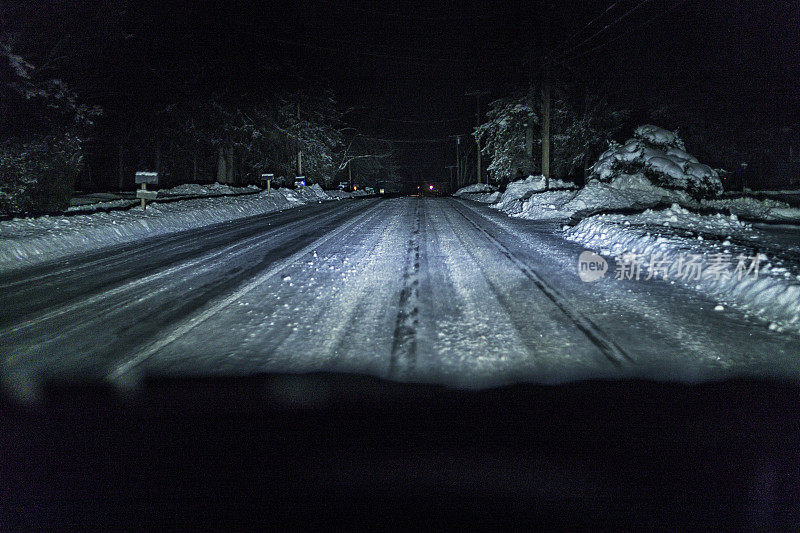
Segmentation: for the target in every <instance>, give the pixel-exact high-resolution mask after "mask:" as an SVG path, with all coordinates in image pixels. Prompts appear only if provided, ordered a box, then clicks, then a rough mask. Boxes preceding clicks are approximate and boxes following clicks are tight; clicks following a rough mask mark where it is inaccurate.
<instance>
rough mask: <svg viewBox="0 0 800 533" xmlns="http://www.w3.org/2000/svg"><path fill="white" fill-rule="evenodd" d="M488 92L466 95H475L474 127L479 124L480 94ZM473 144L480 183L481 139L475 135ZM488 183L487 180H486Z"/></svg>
mask: <svg viewBox="0 0 800 533" xmlns="http://www.w3.org/2000/svg"><path fill="white" fill-rule="evenodd" d="M485 94H489V92H488V91H473V92H471V93H467V94H466V96H474V97H475V128H476V129H477V128H478V127H480V125H481V96H483V95H485ZM475 144H476V145H477V147H478V183H481V140H480V139H479V138H478V137H475ZM487 183H488V182H487Z"/></svg>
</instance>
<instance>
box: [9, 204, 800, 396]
mask: <svg viewBox="0 0 800 533" xmlns="http://www.w3.org/2000/svg"><path fill="white" fill-rule="evenodd" d="M581 251H582V248H580V247H579V246H578V245H577V244H575V243H570V242H568V241H566V240H564V239H563V238H562V237H561V236H560V230H559V228H558V227H557V226H555V225H551V224H543V223H537V222H532V221H526V220H519V219H511V218H507V217H506V216H504V215H503V214H501V213H497V212H495V211H492V210H490V209H488V208H486V207H484V206H480V205H478V204H474V203H471V202H469V201H465V200H459V199H455V198H396V199H364V200H352V201H343V202H327V203H322V204H313V205H309V206H304V207H299V208H296V209H291V210H287V211H283V212H277V213H272V214H268V215H263V216H258V217H253V218H249V219H240V220H238V221H235V222H231V223H224V224H219V225H216V226H210V227H206V228H201V229H198V230H190V231H186V232H182V233H178V234H173V235H169V236H162V237H157V238H153V239H149V240H146V241H143V242H140V243H137V244H135V245H125V246H118V247H115V248H110V249H107V250H105V251H103V252H101V253H96V254H92V255H82V256H75V257H73V258H72V259H70V260H68V261H61V262H58V263H55V264H49V265H45V266H41V267H37V268H30V269H27V270H24V271H17V272H14V273H11V274H4V275H3V276H2V277H0V291H2V295H3V305H2V311H0V313H1V314H0V343H1V344H0V353H1V354H2V357H3V367H4V371H5V374H6V376H8V375H12V376H46V377H65V378H70V379H72V378H77V379H87V378H89V379H97V378H100V379H105V378H112V379H120V380H125V379H127V378H132V377H136V376H139V375H142V374H145V373H147V374H156V375H164V374H166V375H245V374H251V373H258V372H264V371H278V372H311V371H319V370H325V371H343V372H359V373H369V374H374V375H378V376H382V377H388V378H391V379H398V380H410V381H425V382H439V383H445V384H449V385H458V386H469V387H475V386H487V385H494V384H500V383H508V382H513V381H540V382H559V381H564V380H569V379H576V378H586V377H599V378H614V377H621V376H628V377H629V376H639V377H652V378H655V379H685V380H697V379H707V378H722V377H730V376H734V375H760V376H773V377H774V376H778V377H789V378H792V379H796V377H797V376H798V375H800V374H798V371H800V357H798V354H800V339H799V338H798V337H797V336H794V335H792V334H789V333H779V332H774V331H770V330H769V329H768V328H767V325H766V324H764V323H762V322H759V321H757V320H754V319H749V318H747V317H745V316H744V315H743V314H741V313H739V312H738V311H735V310H731V309H727V310H724V311H715V310H714V307H715V302H713V301H710V300H707V299H704V298H703V297H702V296H698V295H697V294H695V293H693V292H691V291H689V290H687V289H684V288H681V287H678V286H677V285H671V284H669V283H668V282H664V281H654V280H651V281H644V280H640V281H634V280H628V281H617V280H614V279H608V278H607V279H604V280H601V281H598V282H595V283H583V282H581V281H580V279H579V278H578V276H577V270H576V265H577V256H578V254H579V253H580V252H581Z"/></svg>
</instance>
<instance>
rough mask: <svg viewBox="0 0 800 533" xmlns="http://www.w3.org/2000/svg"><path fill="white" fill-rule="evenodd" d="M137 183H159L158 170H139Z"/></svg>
mask: <svg viewBox="0 0 800 533" xmlns="http://www.w3.org/2000/svg"><path fill="white" fill-rule="evenodd" d="M136 183H137V184H139V183H146V184H149V185H158V172H137V173H136Z"/></svg>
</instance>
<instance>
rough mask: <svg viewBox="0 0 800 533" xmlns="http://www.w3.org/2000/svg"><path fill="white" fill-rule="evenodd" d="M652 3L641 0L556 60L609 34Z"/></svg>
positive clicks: (649, 0)
mask: <svg viewBox="0 0 800 533" xmlns="http://www.w3.org/2000/svg"><path fill="white" fill-rule="evenodd" d="M651 1H652V0H641V2H639V3H638V4H636V5H635V6H633V7H632V8H631V9H629V10H628V11H626V12H625V13H623V14H622V15H621V16H620V17H619V18H617V19H616V20H614V21H612V22H611V23H609V24H606V25H605V26H603V27H602V28H600V29H599V30H598V31H596V32H595V33H593V34H592V35H590V36H589V37H587V38H586V39H584V40H582V41H581V42H579V43H578V44H576V45H575V46H573V47H572V48H570V49H569V50H567V51H566V52H562V53H561V54H559V55H558V57H556V58H555V59H561V58H563V57H564V56H566V55H569V54H570V53H571V52H573V51H575V50H577V49H578V48H579V47H580V46H582V45H583V44H585V43H587V42H589V41H591V40H592V39H594V38H595V37H597V36H598V35H600V34H602V33H605V32H607V31H608V30H609V29H611V27H612V26H615V25H617V24H619V23H620V22H622V21H623V20H625V19H626V18H627V17H628V16H630V15H631V14H633V13H634V12H635V11H637V10H638V9H639V8H641V7H642V6H643V5H645V4H647V3H648V2H651Z"/></svg>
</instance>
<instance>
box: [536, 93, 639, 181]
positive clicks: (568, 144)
mask: <svg viewBox="0 0 800 533" xmlns="http://www.w3.org/2000/svg"><path fill="white" fill-rule="evenodd" d="M553 107H554V109H555V120H554V127H553V129H554V132H555V133H554V134H553V142H552V149H551V150H552V152H553V155H552V157H553V164H552V167H553V171H554V174H555V175H556V176H559V177H576V178H580V179H581V180H583V179H585V178H586V172H587V170H588V169H587V167H588V166H589V164H590V162H591V161H594V160H595V159H596V158H597V156H598V155H599V154H600V153H602V152H603V151H604V150H605V149H606V148H608V144H609V142H611V141H612V140H613V139H614V138H615V137H616V136H617V135H618V134H619V131H620V129H622V125H623V124H624V122H625V120H627V118H628V112H627V111H625V110H619V109H615V108H613V107H611V106H610V105H609V104H608V102H607V101H606V100H605V99H602V98H598V97H595V96H592V95H590V96H588V97H587V98H586V100H585V102H584V104H583V109H582V110H578V109H575V107H573V106H570V105H568V104H567V103H566V102H565V101H564V100H563V99H560V98H559V99H557V100H556V102H555V105H554V106H553Z"/></svg>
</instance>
